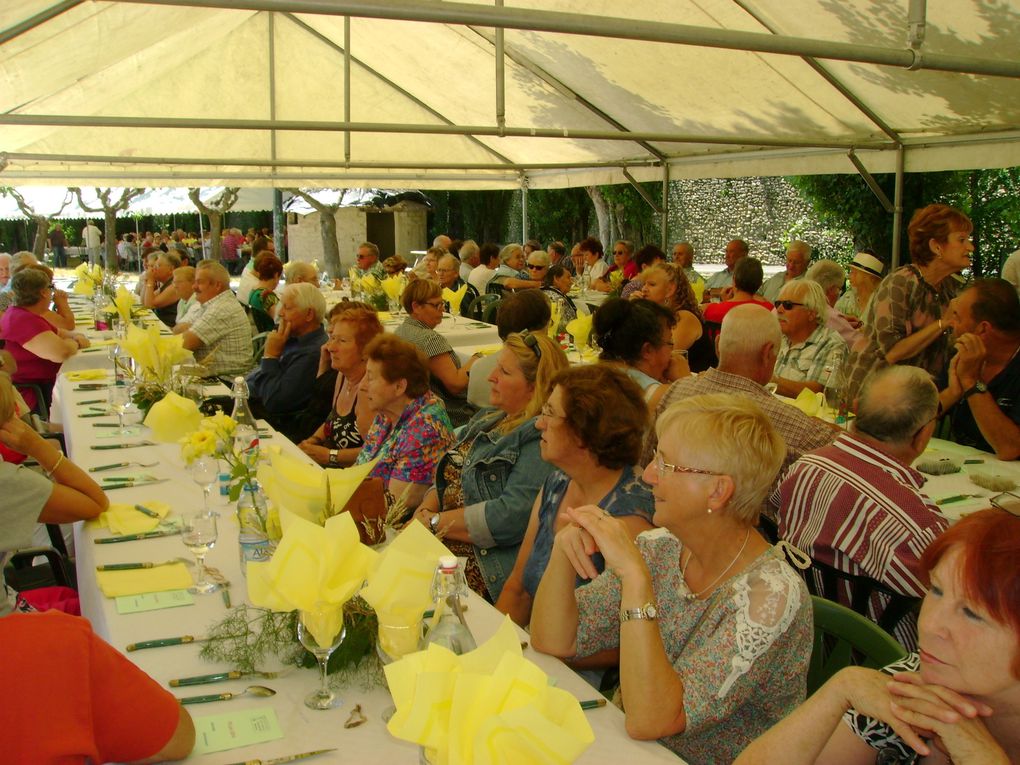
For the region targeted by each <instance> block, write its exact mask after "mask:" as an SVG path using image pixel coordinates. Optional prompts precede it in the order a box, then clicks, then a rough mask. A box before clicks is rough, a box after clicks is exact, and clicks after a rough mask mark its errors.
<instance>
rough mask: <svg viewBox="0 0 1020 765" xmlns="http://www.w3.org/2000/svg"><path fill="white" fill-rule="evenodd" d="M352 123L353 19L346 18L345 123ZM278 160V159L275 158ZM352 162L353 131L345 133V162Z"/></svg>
mask: <svg viewBox="0 0 1020 765" xmlns="http://www.w3.org/2000/svg"><path fill="white" fill-rule="evenodd" d="M350 121H351V17H350V16H344V122H350ZM273 159H276V157H273ZM350 161H351V131H350V130H345V131H344V162H346V163H348V164H350Z"/></svg>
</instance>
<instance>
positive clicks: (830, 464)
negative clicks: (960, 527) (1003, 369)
mask: <svg viewBox="0 0 1020 765" xmlns="http://www.w3.org/2000/svg"><path fill="white" fill-rule="evenodd" d="M938 402H939V399H938V391H937V390H936V388H935V385H934V384H933V383H932V381H931V376H930V375H929V374H928V373H927V372H926V371H925V370H923V369H919V368H917V367H911V366H906V365H897V366H891V367H886V368H884V369H881V370H879V371H877V372H874V373H872V374H871V375H870V376H869V378H868V379H867V380H866V381H865V383H864V385H863V387H862V388H861V395H860V398H859V399H858V404H857V419H856V420H855V422H854V423H853V424H852V425H851V426H850V431H849V432H847V433H841V434H840V435H839V437H838V438H837V439H836V440H835V441H834V442H833V443H832V444H830V445H829V446H825V447H823V448H821V449H818V450H816V451H812V452H810V453H808V454H805V455H804V456H803V457H801V458H800V459H799V460H797V462H795V463H794V465H793V467H791V468H790V471H789V473H787V474H786V477H785V478H784V479H783V482H782V484H781V485H780V487H779V490H778V491H777V492H776V493H775V494H774V495H773V497H772V500H771V504H772V505H773V506H774V507H778V514H779V536H780V537H781V538H782V539H785V540H786V541H788V542H790V543H791V544H793V545H795V546H796V547H798V548H799V549H801V550H803V551H804V552H806V553H807V554H808V555H810V556H811V557H812V558H814V559H815V560H817V561H819V562H820V563H824V564H826V565H829V566H832V567H833V568H836V569H838V570H840V571H844V572H846V573H848V574H854V575H857V576H867V577H870V578H871V579H875V580H878V581H879V582H881V583H882V584H884V585H885V586H887V587H889V588H890V589H892V590H893V591H895V592H897V593H900V594H903V595H908V596H912V597H921V596H923V595H924V594H925V592H926V591H927V587H926V586H925V583H924V579H925V577H924V576H923V575H922V573H921V566H920V558H921V553H922V552H924V549H925V548H926V547H927V546H928V545H929V544H930V543H931V542H932V540H934V539H935V537H937V536H938V535H939V534H940V533H942V532H943V531H944V530H945V529H946V528H947V527H948V525H949V524H948V523H947V521H946V519H945V518H944V517H943V515H942V513H941V512H940V511H939V509H938V507H937V506H936V504H935V503H934V502H932V501H931V500H930V499H929V498H928V497H927V496H926V495H925V494H924V492H923V491H922V490H921V489H922V487H923V486H924V481H925V479H924V476H923V475H921V474H920V473H919V472H917V471H916V470H914V469H913V468H912V467H910V464H911V463H912V462H913V461H914V460H915V459H917V457H918V456H919V455H920V454H921V452H923V451H924V449H925V447H926V446H927V445H928V441H929V440H930V439H931V436H932V433H933V432H934V430H935V415H936V412H937V411H938ZM841 596H842V597H841V600H844V601H845V603H846V604H847V605H849V601H850V593H849V588H847V589H846V591H844V592H841ZM888 602H889V598H888V596H885V595H876V596H875V597H874V598H873V599H872V602H871V603H869V605H868V616H869V618H871V619H873V620H875V621H877V620H878V618H879V617H880V616H881V615H882V611H883V610H884V609H885V607H886V604H887V603H888ZM916 629H917V628H916V623H915V622H914V621H913V620H901V621H900V623H899V625H898V626H897V629H896V630H895V632H894V635H895V637H896V639H897V640H899V641H900V643H901V644H902V645H904V646H910V647H913V646H914V645H916V642H917V632H916Z"/></svg>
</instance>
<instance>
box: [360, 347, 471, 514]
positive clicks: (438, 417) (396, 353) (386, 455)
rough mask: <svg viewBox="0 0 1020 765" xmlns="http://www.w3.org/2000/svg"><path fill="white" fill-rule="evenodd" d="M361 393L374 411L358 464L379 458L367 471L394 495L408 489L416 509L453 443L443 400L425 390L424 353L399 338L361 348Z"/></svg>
mask: <svg viewBox="0 0 1020 765" xmlns="http://www.w3.org/2000/svg"><path fill="white" fill-rule="evenodd" d="M365 359H366V369H365V377H364V379H363V380H362V383H361V391H360V395H363V396H364V397H365V398H366V400H367V401H368V405H369V406H370V407H371V409H372V410H373V411H375V412H376V415H375V419H374V420H373V421H372V427H371V429H370V430H369V431H368V435H367V436H365V444H364V446H362V447H361V453H360V454H358V459H357V461H356V462H355V464H356V465H362V464H364V463H366V462H370V461H371V460H373V459H375V458H377V457H378V458H379V462H378V463H376V466H375V467H374V468H372V472H371V473H370V475H371V476H372V477H375V478H381V479H382V480H383V483H384V484H385V486H386V490H387V491H389V493H390V494H392V495H393V496H394V497H398V498H399V497H401V496H404V491H405V490H407V492H408V493H407V498H406V502H407V505H408V507H415V506H416V505H417V503H418V502H419V501H420V500H421V497H422V495H424V493H425V490H426V489H428V487H429V486H431V485H432V478H433V474H434V473H435V470H436V463H437V462H438V461H439V458H440V457H441V456H442V455H443V452H445V451H446V449H447V447H448V446H449V445H450V444H451V443H453V428H452V427H451V426H450V419H449V417H447V416H446V407H445V406H443V402H442V401H441V400H440V399H439V397H438V396H436V395H435V394H434V393H432V392H431V391H430V390H429V368H428V362H427V361H426V360H425V356H424V354H422V352H421V351H419V350H418V349H417V348H415V347H414V346H413V345H411V344H410V343H408V342H405V341H404V340H401V339H400V338H399V337H395V336H394V335H390V334H382V335H378V336H377V337H376V338H375V339H374V340H372V341H371V342H370V343H369V344H368V345H367V346H365Z"/></svg>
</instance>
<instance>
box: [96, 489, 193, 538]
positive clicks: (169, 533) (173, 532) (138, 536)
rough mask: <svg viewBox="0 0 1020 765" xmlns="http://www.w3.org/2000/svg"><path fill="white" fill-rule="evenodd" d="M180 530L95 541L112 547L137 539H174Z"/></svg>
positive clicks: (151, 532) (127, 535)
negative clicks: (115, 544) (117, 543)
mask: <svg viewBox="0 0 1020 765" xmlns="http://www.w3.org/2000/svg"><path fill="white" fill-rule="evenodd" d="M111 488H114V489H119V488H120V487H119V486H113V487H111ZM180 533H181V530H180V529H171V530H169V531H145V532H143V533H141V534H122V535H120V536H119V537H105V538H104V539H95V540H93V541H94V542H95V543H96V544H97V545H110V544H113V543H115V542H134V541H135V540H137V539H156V538H157V537H172V536H176V535H177V534H180Z"/></svg>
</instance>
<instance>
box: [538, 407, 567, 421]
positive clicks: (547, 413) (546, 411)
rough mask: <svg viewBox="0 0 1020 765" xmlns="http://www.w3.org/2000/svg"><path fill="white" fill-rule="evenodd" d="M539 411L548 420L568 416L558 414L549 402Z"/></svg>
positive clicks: (561, 418)
mask: <svg viewBox="0 0 1020 765" xmlns="http://www.w3.org/2000/svg"><path fill="white" fill-rule="evenodd" d="M538 413H539V415H541V416H542V417H545V418H546V419H547V420H565V419H566V418H567V415H565V414H556V412H554V411H553V410H552V406H550V405H549V404H548V403H547V404H546V405H545V406H543V407H542V408H541V409H539V411H538Z"/></svg>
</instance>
